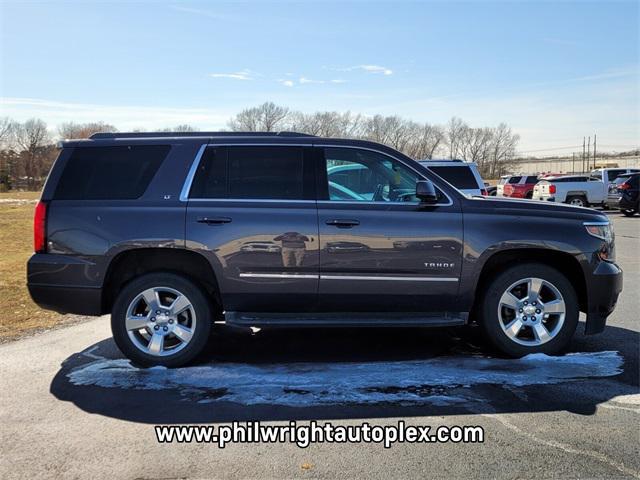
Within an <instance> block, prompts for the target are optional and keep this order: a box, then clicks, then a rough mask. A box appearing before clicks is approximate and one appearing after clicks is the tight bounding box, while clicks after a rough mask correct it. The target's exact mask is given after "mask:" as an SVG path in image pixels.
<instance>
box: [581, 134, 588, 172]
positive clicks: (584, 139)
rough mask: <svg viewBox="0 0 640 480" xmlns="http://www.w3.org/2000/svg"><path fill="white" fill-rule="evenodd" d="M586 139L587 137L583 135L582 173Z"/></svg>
mask: <svg viewBox="0 0 640 480" xmlns="http://www.w3.org/2000/svg"><path fill="white" fill-rule="evenodd" d="M586 140H587V139H586V138H585V137H582V173H584V147H585V141H586Z"/></svg>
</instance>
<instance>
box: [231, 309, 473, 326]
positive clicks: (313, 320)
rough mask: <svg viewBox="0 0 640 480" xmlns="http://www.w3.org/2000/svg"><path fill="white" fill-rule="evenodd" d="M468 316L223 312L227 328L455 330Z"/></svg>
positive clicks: (401, 313)
mask: <svg viewBox="0 0 640 480" xmlns="http://www.w3.org/2000/svg"><path fill="white" fill-rule="evenodd" d="M468 317H469V314H468V312H440V313H410V312H400V313H375V312H331V313H256V312H225V313H224V318H225V323H226V324H227V325H232V326H239V327H454V326H460V325H465V324H466V323H467V319H468Z"/></svg>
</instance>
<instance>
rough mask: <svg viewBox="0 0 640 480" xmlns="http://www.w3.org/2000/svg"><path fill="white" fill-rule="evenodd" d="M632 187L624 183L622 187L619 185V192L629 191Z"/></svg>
mask: <svg viewBox="0 0 640 480" xmlns="http://www.w3.org/2000/svg"><path fill="white" fill-rule="evenodd" d="M629 188H630V185H629V184H628V183H623V184H621V185H618V190H629Z"/></svg>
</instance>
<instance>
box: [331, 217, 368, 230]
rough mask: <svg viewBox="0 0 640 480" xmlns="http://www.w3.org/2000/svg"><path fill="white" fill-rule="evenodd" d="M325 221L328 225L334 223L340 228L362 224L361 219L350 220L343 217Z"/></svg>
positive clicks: (333, 224)
mask: <svg viewBox="0 0 640 480" xmlns="http://www.w3.org/2000/svg"><path fill="white" fill-rule="evenodd" d="M325 223H326V224H327V225H332V226H334V227H338V228H351V227H355V226H356V225H360V221H359V220H348V219H342V218H337V219H335V220H327V221H326V222H325Z"/></svg>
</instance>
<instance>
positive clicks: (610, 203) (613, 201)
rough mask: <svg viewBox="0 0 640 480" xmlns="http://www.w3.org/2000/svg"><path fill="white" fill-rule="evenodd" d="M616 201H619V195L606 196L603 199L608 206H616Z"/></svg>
mask: <svg viewBox="0 0 640 480" xmlns="http://www.w3.org/2000/svg"><path fill="white" fill-rule="evenodd" d="M618 202H620V197H619V196H617V197H613V196H608V197H607V199H606V200H605V201H604V204H605V205H606V206H607V207H609V208H618Z"/></svg>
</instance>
